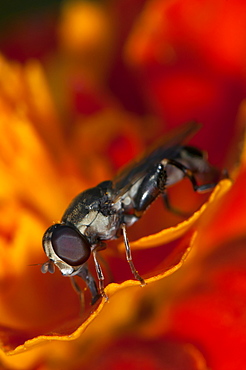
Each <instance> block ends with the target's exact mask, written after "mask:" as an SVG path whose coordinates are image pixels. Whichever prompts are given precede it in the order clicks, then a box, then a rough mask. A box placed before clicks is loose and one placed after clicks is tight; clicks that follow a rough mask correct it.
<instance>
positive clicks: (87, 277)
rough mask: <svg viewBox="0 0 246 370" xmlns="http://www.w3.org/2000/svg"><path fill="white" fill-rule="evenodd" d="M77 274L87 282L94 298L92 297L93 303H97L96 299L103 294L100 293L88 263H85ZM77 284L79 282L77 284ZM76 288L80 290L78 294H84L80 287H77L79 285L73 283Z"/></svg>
mask: <svg viewBox="0 0 246 370" xmlns="http://www.w3.org/2000/svg"><path fill="white" fill-rule="evenodd" d="M76 276H80V277H81V278H82V279H83V280H84V281H85V283H86V285H87V287H88V288H89V289H90V292H91V295H92V298H91V304H92V305H93V304H95V303H96V301H97V300H98V299H99V298H100V297H101V295H100V294H99V293H98V289H97V285H96V282H95V280H94V278H93V276H92V275H91V273H90V272H89V270H88V267H87V266H86V265H83V267H82V268H81V269H80V270H79V272H78V273H77V274H76ZM76 285H77V284H76ZM73 286H74V288H75V290H76V291H77V292H78V294H79V295H80V294H83V293H82V292H81V290H80V288H79V290H78V289H77V287H78V285H77V286H75V285H73Z"/></svg>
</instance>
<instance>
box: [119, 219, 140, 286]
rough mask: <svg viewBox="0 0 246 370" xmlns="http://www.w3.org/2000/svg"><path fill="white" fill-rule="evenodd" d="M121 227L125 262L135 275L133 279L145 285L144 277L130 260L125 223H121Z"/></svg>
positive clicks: (130, 254)
mask: <svg viewBox="0 0 246 370" xmlns="http://www.w3.org/2000/svg"><path fill="white" fill-rule="evenodd" d="M121 228H122V232H123V238H124V243H125V249H126V259H127V262H128V263H129V266H130V268H131V271H132V273H133V276H134V277H135V279H136V280H138V281H139V282H140V283H141V286H144V285H146V283H145V281H144V279H143V278H142V277H141V276H140V275H139V273H138V272H137V270H136V268H135V266H134V263H133V261H132V253H131V247H130V244H129V240H128V237H127V234H126V225H125V224H122V225H121Z"/></svg>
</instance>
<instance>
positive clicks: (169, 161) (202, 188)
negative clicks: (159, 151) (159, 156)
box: [161, 159, 217, 193]
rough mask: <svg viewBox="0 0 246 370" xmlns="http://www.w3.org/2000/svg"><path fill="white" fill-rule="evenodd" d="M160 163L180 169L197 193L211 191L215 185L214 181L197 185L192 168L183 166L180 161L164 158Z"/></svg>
mask: <svg viewBox="0 0 246 370" xmlns="http://www.w3.org/2000/svg"><path fill="white" fill-rule="evenodd" d="M161 163H162V164H163V166H164V168H165V167H166V166H167V165H171V166H174V167H176V168H178V169H179V170H180V171H182V172H183V174H184V176H185V177H187V178H188V179H189V180H190V182H191V184H192V187H193V189H194V191H196V192H198V193H206V192H208V191H211V190H212V189H213V188H214V187H215V186H216V185H217V184H216V183H211V184H204V185H198V184H197V181H196V178H195V176H194V174H193V172H192V170H190V169H189V168H187V167H186V166H184V165H183V164H182V163H179V162H177V161H175V160H173V159H164V160H163V161H162V162H161Z"/></svg>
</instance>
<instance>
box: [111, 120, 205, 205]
mask: <svg viewBox="0 0 246 370" xmlns="http://www.w3.org/2000/svg"><path fill="white" fill-rule="evenodd" d="M200 127H201V126H200V125H199V124H198V123H196V122H189V123H187V124H185V125H183V126H181V127H179V128H178V129H176V130H174V131H171V132H170V133H167V135H165V136H164V137H163V138H161V139H160V140H159V141H157V142H156V143H155V144H154V146H153V147H151V148H150V150H148V151H147V152H145V153H144V155H143V156H141V157H140V158H138V159H137V160H135V161H132V162H130V163H129V164H128V165H126V167H124V168H123V169H122V170H121V171H120V172H119V173H118V174H117V175H116V177H115V178H114V179H113V189H114V190H115V195H116V199H118V198H120V197H122V196H123V195H124V194H125V193H126V192H127V191H128V190H129V189H130V188H131V187H132V186H133V185H134V184H135V183H136V182H137V181H138V180H139V179H140V178H141V177H143V176H145V175H146V174H147V173H148V171H149V170H150V169H151V168H152V166H153V165H155V164H157V163H159V162H160V161H161V160H163V159H164V158H167V159H171V158H172V159H175V157H176V156H177V155H178V154H179V152H180V146H181V145H183V144H184V143H186V142H187V141H188V140H189V139H190V138H191V137H192V136H193V135H194V134H195V133H196V132H197V131H198V130H199V129H200Z"/></svg>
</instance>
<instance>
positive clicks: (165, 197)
mask: <svg viewBox="0 0 246 370" xmlns="http://www.w3.org/2000/svg"><path fill="white" fill-rule="evenodd" d="M162 199H163V202H164V205H165V208H166V209H168V211H169V212H172V213H174V214H175V215H177V216H179V217H183V218H187V217H189V216H190V213H188V212H183V211H182V210H180V209H178V208H175V207H173V206H172V205H171V204H170V201H169V198H168V194H167V193H166V192H164V193H163V194H162Z"/></svg>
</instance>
